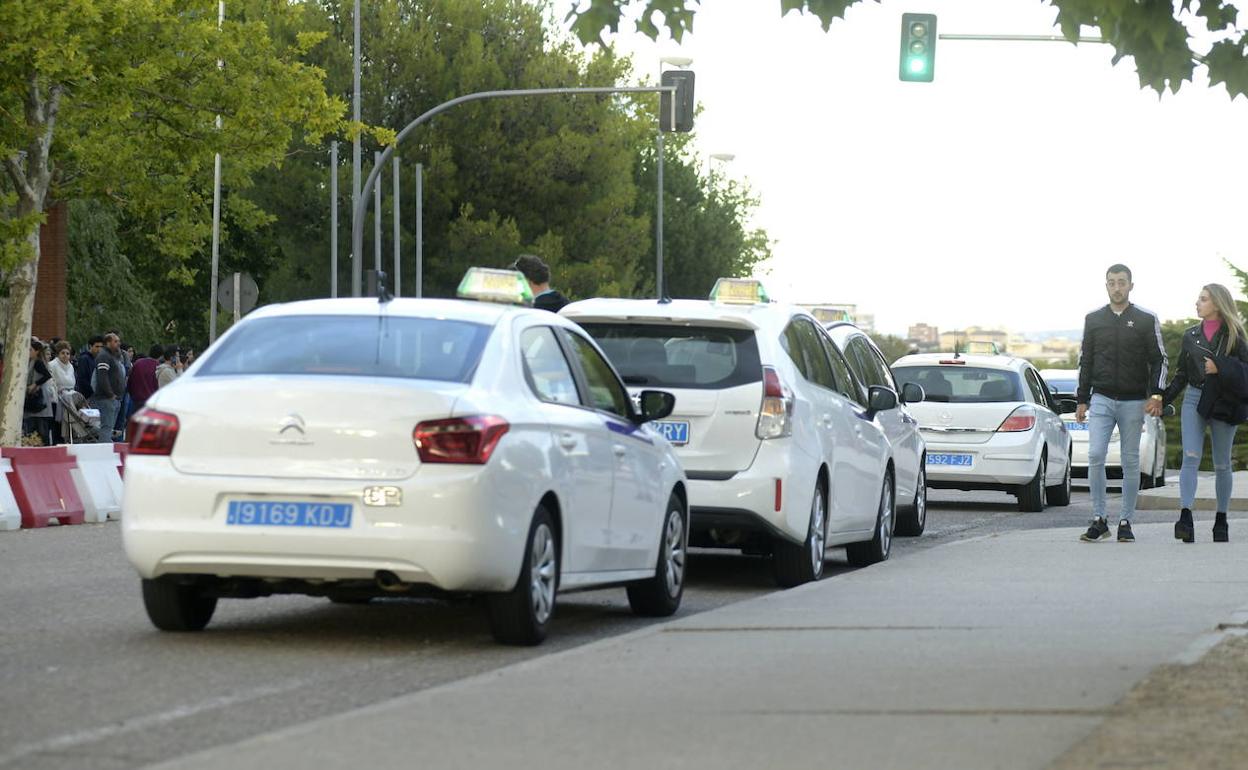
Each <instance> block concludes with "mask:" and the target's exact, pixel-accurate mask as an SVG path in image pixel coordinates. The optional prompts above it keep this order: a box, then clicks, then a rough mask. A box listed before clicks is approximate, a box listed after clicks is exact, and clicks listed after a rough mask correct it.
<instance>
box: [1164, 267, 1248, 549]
mask: <svg viewBox="0 0 1248 770" xmlns="http://www.w3.org/2000/svg"><path fill="white" fill-rule="evenodd" d="M1196 315H1197V316H1198V317H1199V318H1200V323H1198V324H1196V325H1195V326H1193V327H1191V328H1189V329H1186V330H1185V331H1184V332H1183V347H1182V349H1181V350H1180V352H1179V360H1178V362H1177V363H1176V364H1175V367H1174V379H1173V380H1171V381H1170V385H1169V386H1168V387H1167V388H1166V392H1165V395H1164V400H1165V403H1167V404H1168V403H1170V402H1171V401H1173V400H1174V399H1175V398H1177V397H1178V395H1179V393H1180V392H1182V391H1183V389H1184V388H1186V389H1187V392H1186V393H1184V394H1183V409H1182V432H1183V466H1182V468H1181V469H1180V470H1179V506H1180V507H1181V509H1182V510H1180V512H1179V520H1178V521H1176V522H1175V523H1174V537H1175V539H1177V540H1182V541H1183V542H1185V543H1194V542H1196V529H1195V524H1194V523H1193V521H1192V503H1194V502H1195V500H1196V471H1197V470H1198V469H1199V468H1200V459H1201V455H1202V454H1204V449H1205V428H1206V427H1208V428H1209V432H1210V433H1211V434H1212V438H1213V472H1214V491H1215V493H1216V496H1217V499H1218V510H1217V513H1216V515H1215V516H1214V522H1213V541H1214V542H1215V543H1225V542H1227V541H1229V540H1230V531H1229V528H1228V527H1227V524H1226V509H1227V506H1228V505H1229V504H1230V502H1231V484H1232V479H1233V476H1232V475H1231V444H1232V443H1234V441H1235V429H1236V428H1237V427H1238V425H1239V423H1240V422H1243V417H1244V415H1242V414H1237V411H1242V410H1237V407H1238V406H1239V402H1238V401H1235V402H1234V403H1232V402H1231V400H1230V399H1228V398H1227V397H1226V396H1224V395H1222V394H1221V393H1219V391H1218V387H1217V382H1216V381H1215V380H1211V379H1210V378H1211V377H1213V376H1215V375H1217V374H1218V362H1217V361H1216V360H1215V359H1217V358H1218V357H1219V356H1222V357H1226V358H1232V359H1237V360H1239V361H1242V362H1245V363H1248V339H1246V337H1248V335H1246V334H1245V333H1244V324H1243V321H1241V320H1240V317H1239V310H1238V309H1237V308H1236V306H1235V300H1234V299H1232V297H1231V293H1230V292H1229V291H1227V288H1226V287H1225V286H1222V285H1221V284H1216V283H1210V284H1206V285H1205V286H1203V287H1201V289H1200V296H1199V297H1197V298H1196ZM1222 363H1223V364H1224V365H1225V364H1226V363H1227V361H1225V360H1223V362H1222Z"/></svg>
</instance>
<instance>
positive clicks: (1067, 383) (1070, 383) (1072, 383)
mask: <svg viewBox="0 0 1248 770" xmlns="http://www.w3.org/2000/svg"><path fill="white" fill-rule="evenodd" d="M1044 384H1045V385H1048V386H1049V392H1050V393H1074V392H1075V391H1077V390H1079V380H1058V379H1052V380H1050V379H1048V378H1047V377H1046V378H1045V380H1044Z"/></svg>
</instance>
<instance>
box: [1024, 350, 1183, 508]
mask: <svg viewBox="0 0 1248 770" xmlns="http://www.w3.org/2000/svg"><path fill="white" fill-rule="evenodd" d="M1040 376H1042V377H1043V378H1044V381H1045V384H1047V385H1048V386H1049V390H1050V391H1051V392H1052V393H1053V394H1054V395H1055V396H1057V397H1058V398H1067V399H1073V398H1075V397H1076V395H1077V393H1078V390H1079V370H1078V369H1042V370H1041V371H1040ZM1166 413H1167V415H1170V414H1174V407H1173V406H1167V407H1166ZM1062 419H1063V420H1065V421H1066V429H1067V430H1069V431H1070V437H1071V440H1072V441H1073V442H1074V449H1073V451H1072V453H1071V457H1072V460H1071V468H1072V469H1073V473H1074V475H1075V478H1087V477H1088V423H1087V421H1084V422H1079V421H1077V420H1076V419H1075V413H1074V412H1073V411H1070V412H1067V413H1066V414H1063V415H1062ZM1121 447H1122V442H1120V441H1119V437H1118V428H1117V427H1115V428H1114V433H1113V435H1112V436H1110V438H1109V449H1108V450H1107V451H1106V453H1105V475H1106V477H1108V478H1110V479H1121V478H1122V448H1121ZM1165 485H1166V423H1165V421H1164V420H1162V419H1161V418H1160V417H1154V416H1152V415H1151V414H1146V415H1144V427H1143V428H1142V430H1141V431H1140V489H1152V488H1153V487H1164V486H1165Z"/></svg>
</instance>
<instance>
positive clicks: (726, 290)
mask: <svg viewBox="0 0 1248 770" xmlns="http://www.w3.org/2000/svg"><path fill="white" fill-rule="evenodd" d="M769 301H770V300H769V299H768V297H767V290H766V289H764V288H763V283H762V281H758V280H755V279H753V278H720V279H718V280H716V281H715V288H713V289H711V302H719V303H721V304H724V305H754V304H757V303H760V302H769Z"/></svg>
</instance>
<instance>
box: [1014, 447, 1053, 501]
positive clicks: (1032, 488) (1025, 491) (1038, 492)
mask: <svg viewBox="0 0 1248 770" xmlns="http://www.w3.org/2000/svg"><path fill="white" fill-rule="evenodd" d="M1048 465H1049V463H1048V458H1046V457H1045V456H1044V455H1041V456H1040V464H1039V465H1038V466H1036V475H1035V476H1033V477H1032V479H1031V481H1029V482H1027V483H1026V484H1023V485H1021V486H1020V487H1019V488H1018V510H1020V511H1022V512H1023V513H1039V512H1040V511H1043V510H1044V475H1045V473H1046V472H1047V471H1048Z"/></svg>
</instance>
